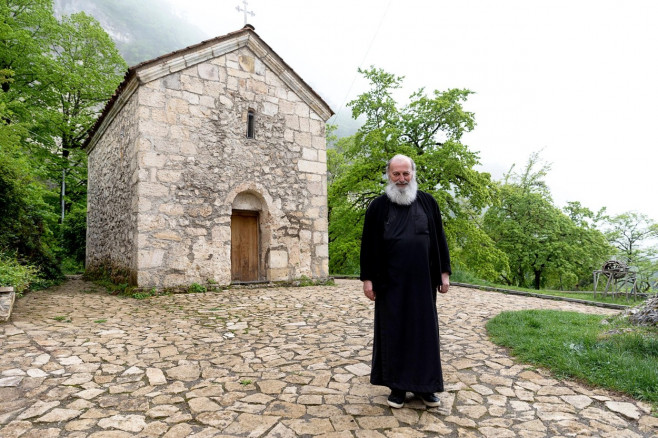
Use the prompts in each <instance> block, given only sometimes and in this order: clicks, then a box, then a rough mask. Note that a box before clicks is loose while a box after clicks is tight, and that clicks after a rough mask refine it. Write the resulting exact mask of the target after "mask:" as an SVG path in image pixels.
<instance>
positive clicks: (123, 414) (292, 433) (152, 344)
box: [0, 280, 658, 438]
mask: <svg viewBox="0 0 658 438" xmlns="http://www.w3.org/2000/svg"><path fill="white" fill-rule="evenodd" d="M372 306H373V305H372V303H370V302H369V301H368V300H367V299H366V298H365V297H364V296H363V294H362V292H361V283H360V282H358V281H352V280H338V281H337V282H336V285H335V286H323V287H302V288H262V289H237V288H236V289H230V290H225V291H221V292H213V293H205V294H189V295H172V296H162V297H156V298H150V299H146V300H135V299H129V298H120V297H116V296H110V295H108V294H107V293H105V292H104V291H103V290H101V289H100V288H98V287H97V286H95V285H93V284H92V283H87V282H84V281H82V280H70V281H68V282H66V283H65V284H63V285H62V286H60V287H57V288H53V289H49V290H46V291H41V292H35V293H30V294H28V295H27V296H26V297H24V298H22V299H20V300H18V301H17V302H16V304H15V307H14V311H13V314H12V317H11V319H10V320H9V322H7V323H4V324H0V352H1V357H0V437H3V438H9V437H18V436H20V437H39V438H47V437H64V436H67V437H94V438H100V437H133V436H141V437H167V438H169V437H187V436H194V437H223V436H249V437H299V436H323V437H358V438H371V437H372V438H374V437H422V436H436V435H443V436H452V437H554V436H565V437H566V436H601V437H611V438H612V437H614V438H618V437H649V436H656V434H658V418H656V417H652V416H650V415H649V406H647V405H645V404H643V403H640V402H637V401H634V400H631V399H628V398H625V397H622V396H619V395H615V394H611V393H609V392H607V391H603V390H591V389H587V388H585V387H583V386H581V385H579V384H576V383H574V382H569V381H558V380H555V379H553V378H551V377H550V375H549V374H548V373H546V372H543V371H540V370H534V369H532V368H531V367H528V366H524V365H523V364H515V363H514V362H513V361H512V360H511V359H510V357H509V356H508V355H507V353H506V351H505V350H504V349H502V348H499V347H496V346H495V345H493V344H492V343H491V342H490V341H489V340H488V339H487V336H486V332H485V328H484V325H485V323H486V321H487V320H489V319H490V318H491V317H493V316H495V315H496V314H498V313H499V312H501V311H503V310H520V309H531V308H551V309H562V310H575V311H579V312H587V313H602V314H614V313H616V312H617V311H615V310H609V309H602V308H598V307H590V306H585V305H581V304H575V303H567V302H561V301H549V300H541V299H537V298H528V297H519V296H513V295H503V294H500V293H495V292H484V291H479V290H474V289H468V288H463V287H455V286H453V287H452V288H451V290H450V293H449V294H448V295H445V296H439V300H438V307H439V317H440V328H441V342H442V358H443V364H444V373H445V379H446V382H447V388H446V389H447V391H446V392H445V393H442V394H441V399H442V405H441V406H440V407H438V408H431V409H428V408H426V407H425V406H424V405H423V404H422V403H421V402H420V401H418V400H416V399H412V398H410V399H409V400H408V401H407V404H406V405H405V407H404V408H403V409H398V410H392V409H390V408H389V407H388V406H387V404H386V396H387V395H388V390H387V389H386V388H381V387H375V386H371V385H370V384H369V383H368V375H369V363H370V354H371V347H372V344H371V342H372V323H373V321H372V316H373V309H372ZM409 396H411V394H410V395H409Z"/></svg>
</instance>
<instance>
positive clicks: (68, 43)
mask: <svg viewBox="0 0 658 438" xmlns="http://www.w3.org/2000/svg"><path fill="white" fill-rule="evenodd" d="M48 58H49V64H48V65H49V68H48V73H47V74H44V76H43V78H41V81H42V82H43V83H44V84H45V86H44V92H43V93H41V99H42V103H43V106H44V107H45V108H47V111H46V112H44V113H43V119H42V120H41V122H42V127H41V129H42V131H41V132H42V133H43V134H44V136H45V135H50V136H51V137H52V142H51V143H50V144H49V145H48V146H49V149H50V151H51V152H55V153H54V154H53V158H52V161H51V164H52V171H53V173H54V174H53V175H52V179H53V180H57V179H59V180H60V183H61V184H60V202H59V203H60V222H63V221H64V217H65V212H66V211H67V210H68V209H69V208H70V207H71V205H72V204H75V203H84V202H85V200H86V186H87V163H86V154H85V153H84V151H82V149H81V148H82V144H83V142H84V140H85V138H86V137H87V133H88V131H89V129H90V128H91V127H92V126H93V124H94V122H95V121H96V119H97V118H98V115H99V114H100V110H101V109H102V106H103V104H104V103H105V102H107V100H108V99H109V98H110V96H112V94H113V93H114V91H115V90H116V87H117V86H118V85H119V82H121V79H122V77H123V73H124V72H125V70H126V68H127V65H126V63H125V61H124V60H123V58H121V55H119V52H118V51H117V49H116V47H115V46H114V43H113V42H112V40H111V39H110V37H109V35H108V34H107V33H106V32H105V31H104V30H103V28H102V27H101V26H100V24H99V23H98V22H97V21H96V20H95V19H94V18H93V17H90V16H88V15H86V14H85V13H83V12H80V13H77V14H73V15H71V16H64V17H62V19H61V21H60V23H59V25H58V26H57V27H56V31H55V32H54V33H53V37H52V40H51V48H50V51H49V56H48ZM56 175H58V176H59V177H57V176H56Z"/></svg>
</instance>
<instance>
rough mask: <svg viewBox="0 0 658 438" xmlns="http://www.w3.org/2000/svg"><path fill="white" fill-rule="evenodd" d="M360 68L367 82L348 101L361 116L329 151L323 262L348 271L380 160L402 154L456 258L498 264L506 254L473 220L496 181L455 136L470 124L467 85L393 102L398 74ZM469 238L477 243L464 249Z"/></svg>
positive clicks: (485, 270) (482, 269)
mask: <svg viewBox="0 0 658 438" xmlns="http://www.w3.org/2000/svg"><path fill="white" fill-rule="evenodd" d="M359 72H360V73H361V74H363V75H364V76H365V77H366V79H368V81H369V82H370V86H371V88H370V91H367V92H365V93H363V94H361V95H360V96H358V97H357V98H356V99H355V100H354V101H352V102H350V103H349V104H348V105H349V106H350V107H351V108H352V114H353V117H354V118H355V119H357V118H359V117H362V118H364V119H365V122H364V124H363V126H362V127H361V128H360V129H359V130H358V132H357V133H356V134H355V135H354V136H352V137H350V138H346V139H341V141H340V142H339V143H338V147H337V148H336V149H335V152H333V153H329V154H328V166H329V172H330V186H329V190H328V198H329V211H330V217H329V241H330V268H331V269H338V270H343V269H346V270H349V271H351V272H350V273H355V272H354V270H355V269H356V267H358V259H357V257H358V248H359V245H360V242H359V240H360V233H361V229H362V227H363V215H364V213H365V209H366V208H367V206H368V204H369V203H370V201H371V200H372V199H374V198H375V197H377V196H379V195H380V194H381V193H382V192H383V189H384V185H385V181H384V179H383V178H382V175H383V174H384V170H385V166H386V162H387V160H388V159H390V158H391V157H392V156H393V155H395V154H397V153H402V154H405V155H408V156H410V157H411V158H413V159H414V161H415V162H416V166H417V179H418V184H419V188H420V189H422V190H424V191H427V192H429V193H430V194H432V195H433V196H434V197H435V199H436V200H437V201H438V203H439V206H440V208H441V210H442V212H443V216H444V222H445V228H446V234H447V236H448V240H449V244H450V246H451V250H452V254H453V258H454V262H455V264H456V265H457V266H462V267H464V266H468V267H469V268H471V269H472V270H474V271H475V272H477V273H480V274H482V275H483V276H491V275H492V273H494V272H497V271H499V270H500V269H504V267H505V256H504V255H503V254H502V253H500V251H498V250H497V249H496V248H495V247H494V246H493V243H492V242H491V240H490V239H489V238H488V236H487V235H486V234H485V233H484V232H482V231H481V230H480V229H479V228H478V222H477V218H478V217H479V216H480V214H479V213H480V211H481V210H482V209H483V208H485V207H486V206H488V205H490V204H491V203H492V202H493V200H494V198H495V187H494V185H493V184H492V182H491V178H490V176H489V174H487V173H482V172H478V171H476V170H475V169H474V167H475V166H476V165H478V164H479V158H478V155H477V153H474V152H472V151H470V150H469V149H468V147H467V146H466V145H464V144H463V143H461V137H462V135H463V134H464V133H465V132H469V131H470V130H472V129H473V127H474V126H475V121H474V117H473V114H472V113H469V112H467V111H465V110H464V108H463V106H462V104H463V102H465V101H466V99H467V98H468V96H469V95H470V94H471V92H470V91H469V90H459V89H451V90H447V91H444V92H440V91H434V92H433V93H432V94H431V95H429V96H428V95H427V94H426V93H425V90H424V89H420V90H418V91H416V92H414V93H412V94H411V96H410V98H409V103H408V104H407V105H404V106H401V107H399V106H398V104H397V102H396V101H395V100H394V99H393V96H392V93H393V92H394V91H395V90H396V89H399V88H400V87H401V85H402V80H403V78H402V77H399V76H395V75H392V74H390V73H387V72H385V71H383V70H381V69H377V68H374V67H371V68H370V69H368V70H361V69H359ZM469 245H470V246H471V247H477V248H481V249H482V250H481V251H465V250H464V249H465V248H468V247H469ZM333 272H338V271H333Z"/></svg>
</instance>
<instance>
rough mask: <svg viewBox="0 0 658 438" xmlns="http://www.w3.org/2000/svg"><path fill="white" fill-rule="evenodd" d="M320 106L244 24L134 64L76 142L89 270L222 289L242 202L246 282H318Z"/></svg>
mask: <svg viewBox="0 0 658 438" xmlns="http://www.w3.org/2000/svg"><path fill="white" fill-rule="evenodd" d="M249 112H251V113H252V114H253V116H254V119H253V128H254V129H253V131H254V138H247V135H246V132H247V123H248V113H249ZM331 114H332V112H331V109H330V108H329V107H328V106H327V105H326V103H324V102H323V101H322V99H321V98H319V97H318V96H317V95H316V94H315V92H313V90H312V89H310V87H309V86H308V85H306V84H305V83H304V82H303V81H302V80H301V79H300V78H299V77H298V76H297V75H296V74H295V72H294V71H293V70H292V69H290V67H288V66H287V65H286V64H285V63H284V62H283V61H282V60H281V59H280V58H279V57H278V56H277V55H276V53H274V52H273V51H272V49H271V48H270V47H269V46H267V45H266V44H265V43H264V42H263V41H262V40H261V39H260V38H259V37H258V36H257V35H256V34H255V32H254V31H253V28H252V27H251V26H246V27H245V28H243V29H242V30H240V31H237V32H234V33H231V34H228V35H225V36H223V37H219V38H215V39H213V40H209V41H205V42H202V43H200V44H198V45H196V46H192V47H189V48H187V49H184V50H181V51H178V52H174V53H172V54H169V55H166V56H164V57H161V58H158V59H155V60H153V61H148V62H146V63H142V64H139V65H137V66H135V67H132V68H131V69H130V70H129V71H128V74H127V75H126V79H125V81H124V82H123V83H122V84H121V86H120V87H119V89H118V90H117V93H116V94H115V96H114V97H113V99H112V100H111V101H110V102H109V103H108V106H107V107H106V109H105V111H104V113H103V115H102V116H101V118H100V119H99V122H98V123H97V124H96V127H95V128H94V131H93V133H92V135H91V136H90V139H89V140H88V142H87V151H88V156H89V190H88V225H87V226H88V231H87V269H88V270H91V271H93V270H95V269H98V268H101V267H103V268H109V269H111V270H112V271H114V272H123V273H124V275H125V276H126V277H127V278H128V279H129V280H130V282H131V283H132V284H134V285H137V286H139V287H143V288H151V287H155V288H165V287H175V286H180V285H186V284H187V285H189V284H191V283H194V282H196V283H201V284H204V283H206V282H212V283H219V284H229V283H230V282H231V217H232V214H233V213H234V212H235V211H236V210H240V211H244V210H247V211H252V212H256V213H257V214H258V277H259V278H258V280H263V281H280V280H291V279H294V278H299V277H302V276H307V277H310V278H314V279H321V278H326V277H327V276H328V231H327V227H328V224H327V197H326V191H327V179H326V178H327V177H326V142H325V122H326V120H327V119H328V118H329V117H330V116H331Z"/></svg>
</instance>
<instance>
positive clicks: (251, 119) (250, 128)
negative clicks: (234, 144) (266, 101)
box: [247, 108, 256, 139]
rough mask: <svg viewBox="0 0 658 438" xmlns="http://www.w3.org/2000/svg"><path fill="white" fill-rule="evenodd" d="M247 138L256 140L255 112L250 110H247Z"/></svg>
mask: <svg viewBox="0 0 658 438" xmlns="http://www.w3.org/2000/svg"><path fill="white" fill-rule="evenodd" d="M247 138H248V139H254V138H256V111H255V110H253V109H251V108H249V109H248V110H247Z"/></svg>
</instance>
